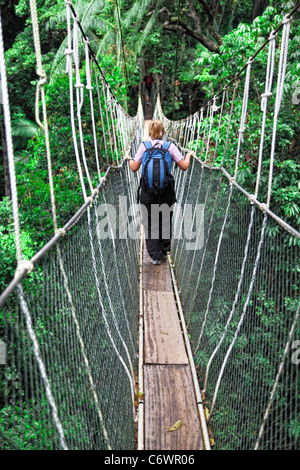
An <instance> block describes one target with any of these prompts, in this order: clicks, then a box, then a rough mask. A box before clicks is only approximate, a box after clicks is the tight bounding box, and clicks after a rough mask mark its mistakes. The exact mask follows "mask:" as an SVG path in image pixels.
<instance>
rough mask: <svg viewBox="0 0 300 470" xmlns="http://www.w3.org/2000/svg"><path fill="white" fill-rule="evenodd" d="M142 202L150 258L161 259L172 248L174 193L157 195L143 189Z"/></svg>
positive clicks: (166, 192)
mask: <svg viewBox="0 0 300 470" xmlns="http://www.w3.org/2000/svg"><path fill="white" fill-rule="evenodd" d="M140 203H141V205H142V208H141V209H142V221H143V225H144V228H145V238H146V246H147V251H148V253H149V256H150V258H152V259H153V260H160V259H161V258H162V256H163V255H164V254H165V253H166V252H167V251H170V250H171V238H172V216H173V204H174V193H173V191H165V192H164V193H163V194H159V195H156V194H149V193H148V192H146V191H145V190H143V189H142V191H141V196H140Z"/></svg>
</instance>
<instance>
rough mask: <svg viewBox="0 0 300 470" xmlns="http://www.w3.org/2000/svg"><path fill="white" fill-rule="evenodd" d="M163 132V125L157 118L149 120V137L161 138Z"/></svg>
mask: <svg viewBox="0 0 300 470" xmlns="http://www.w3.org/2000/svg"><path fill="white" fill-rule="evenodd" d="M165 132H166V131H165V128H164V125H163V123H162V122H161V121H160V120H159V119H154V120H153V121H151V122H150V124H149V130H148V133H149V136H150V137H151V139H153V140H155V139H162V137H163V135H164V133H165Z"/></svg>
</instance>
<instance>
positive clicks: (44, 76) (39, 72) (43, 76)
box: [36, 69, 46, 85]
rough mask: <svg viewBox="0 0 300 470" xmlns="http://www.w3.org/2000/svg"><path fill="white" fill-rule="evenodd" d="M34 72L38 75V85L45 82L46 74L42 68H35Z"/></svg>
mask: <svg viewBox="0 0 300 470" xmlns="http://www.w3.org/2000/svg"><path fill="white" fill-rule="evenodd" d="M36 74H37V75H38V76H39V77H40V79H39V85H44V84H45V83H46V74H45V72H44V70H42V69H37V71H36Z"/></svg>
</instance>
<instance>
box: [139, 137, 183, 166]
mask: <svg viewBox="0 0 300 470" xmlns="http://www.w3.org/2000/svg"><path fill="white" fill-rule="evenodd" d="M149 142H151V145H152V147H155V148H160V147H161V146H162V144H163V143H164V141H163V140H158V139H155V140H150V141H149ZM145 150H146V148H145V145H144V144H143V143H141V145H140V146H139V149H138V151H137V153H136V155H135V157H134V160H135V161H136V162H141V161H142V159H143V155H144V152H145ZM168 151H169V152H170V154H171V157H172V159H173V160H174V162H175V163H178V162H180V160H182V159H183V156H182V155H181V153H180V152H179V150H178V148H177V147H176V145H174V144H171V145H170V147H169V149H168Z"/></svg>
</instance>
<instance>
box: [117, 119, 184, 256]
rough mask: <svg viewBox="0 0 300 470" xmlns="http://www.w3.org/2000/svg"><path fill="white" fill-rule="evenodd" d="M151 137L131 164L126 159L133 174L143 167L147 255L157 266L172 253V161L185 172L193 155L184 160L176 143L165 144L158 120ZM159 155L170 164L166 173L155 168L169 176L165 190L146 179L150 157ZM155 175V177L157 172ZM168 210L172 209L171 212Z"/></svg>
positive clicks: (163, 130)
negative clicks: (152, 184)
mask: <svg viewBox="0 0 300 470" xmlns="http://www.w3.org/2000/svg"><path fill="white" fill-rule="evenodd" d="M148 133H149V137H150V139H151V140H150V141H146V142H143V143H142V144H141V145H140V147H139V149H138V151H137V153H136V155H135V157H134V159H132V160H131V159H130V157H128V156H127V157H126V158H127V160H128V161H129V166H130V168H131V170H132V171H133V172H136V171H138V169H139V168H140V166H141V164H143V175H142V178H141V183H140V187H141V193H140V203H141V205H142V220H143V225H144V227H145V238H146V246H147V251H148V253H149V256H150V258H151V259H152V263H153V264H155V265H158V264H160V263H161V260H163V259H166V258H167V252H168V251H170V249H171V226H172V215H173V205H174V203H175V202H176V196H175V192H174V178H173V175H172V174H171V172H170V171H169V170H170V164H171V159H172V160H173V161H174V162H175V163H176V164H177V166H178V167H179V168H180V169H181V170H183V171H185V170H187V169H188V167H189V164H190V159H191V156H192V155H193V152H189V153H187V154H186V156H185V158H184V157H183V156H182V154H181V153H180V152H179V150H178V149H177V147H176V146H175V145H174V144H173V143H170V142H165V141H164V140H163V136H164V134H165V128H164V125H163V123H162V121H160V120H158V119H155V120H153V121H151V122H150V124H149V130H148ZM157 149H159V151H158V152H157V151H156V150H157ZM159 153H161V157H160V160H165V162H167V163H164V168H165V170H161V168H163V166H159V165H158V166H156V168H159V169H160V171H161V172H162V171H165V172H166V173H167V176H166V182H165V183H164V185H163V188H155V187H154V188H152V187H150V186H151V185H149V182H148V180H147V179H146V178H145V172H146V167H147V164H148V163H149V155H150V156H151V157H152V158H154V155H157V154H159ZM151 157H150V158H151ZM145 159H147V163H145V161H146V160H145ZM161 165H163V163H161ZM152 175H155V170H154V171H153V174H152ZM159 177H160V176H158V178H159ZM153 178H155V176H153ZM151 182H152V177H151ZM166 208H169V211H168V210H166Z"/></svg>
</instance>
